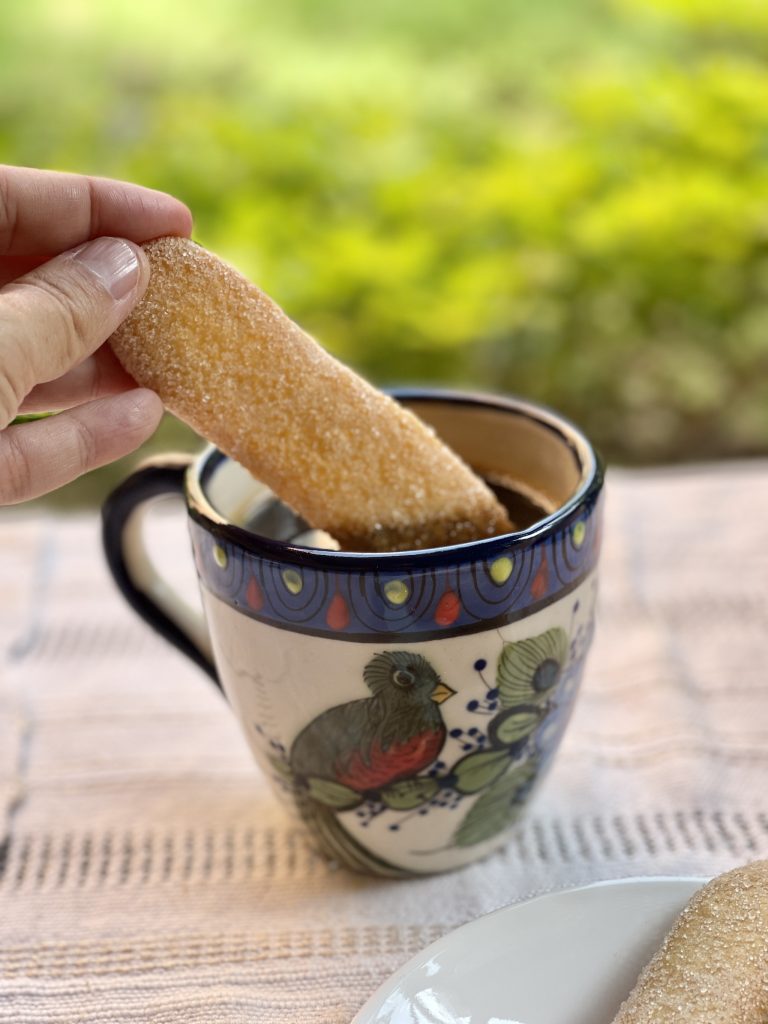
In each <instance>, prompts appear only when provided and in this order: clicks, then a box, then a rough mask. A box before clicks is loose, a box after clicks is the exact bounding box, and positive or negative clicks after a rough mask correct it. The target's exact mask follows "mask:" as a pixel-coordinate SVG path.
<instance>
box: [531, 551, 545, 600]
mask: <svg viewBox="0 0 768 1024" xmlns="http://www.w3.org/2000/svg"><path fill="white" fill-rule="evenodd" d="M548 582H549V566H548V565H547V558H546V555H542V556H541V564H540V565H539V571H538V572H537V573H536V575H535V576H534V578H533V583H532V584H531V597H532V598H533V599H534V600H535V601H540V600H541V598H542V597H544V595H545V594H546V592H547V584H548Z"/></svg>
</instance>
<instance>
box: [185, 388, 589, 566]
mask: <svg viewBox="0 0 768 1024" xmlns="http://www.w3.org/2000/svg"><path fill="white" fill-rule="evenodd" d="M396 397H397V398H398V400H399V401H400V402H402V404H403V405H405V406H407V407H408V408H410V409H411V410H412V411H413V412H414V413H415V414H416V415H417V416H419V417H420V418H421V419H422V420H424V422H426V423H428V424H429V425H430V426H432V427H433V428H434V430H435V432H436V433H437V435H438V436H439V437H440V438H441V439H442V440H444V441H445V442H446V444H448V445H449V446H450V447H451V448H452V449H453V450H454V451H455V452H456V453H457V454H459V455H460V456H461V457H462V458H463V459H464V461H465V462H467V463H468V465H470V466H471V467H472V468H473V469H474V470H475V472H477V473H478V474H479V475H480V476H482V477H484V478H485V479H487V480H488V481H489V483H491V484H492V485H501V486H502V487H505V488H509V489H511V490H513V491H517V492H519V493H520V494H522V495H524V496H525V497H526V498H528V499H530V500H531V501H532V502H533V503H534V504H535V505H538V506H539V507H540V508H541V509H543V510H544V516H545V517H548V516H549V515H551V514H554V513H556V512H557V511H558V510H560V509H561V508H563V507H564V506H565V505H568V504H570V503H571V502H572V501H573V500H574V499H576V498H577V497H578V496H579V495H580V494H581V493H583V491H584V489H585V488H586V487H587V486H588V484H589V481H590V479H591V478H592V476H593V474H594V471H595V456H594V454H593V452H592V449H591V447H590V445H589V443H588V442H587V440H586V438H584V436H583V435H582V434H580V433H579V431H577V430H576V429H575V428H574V427H572V426H571V425H570V424H568V423H567V422H565V421H563V420H562V419H560V418H559V417H558V416H556V415H555V414H553V413H551V412H549V411H548V410H546V409H543V408H540V407H537V406H534V405H531V404H530V403H527V402H523V401H520V400H516V399H512V398H493V397H486V396H471V395H459V394H452V393H438V392H434V393H433V392H430V393H403V394H400V395H396ZM205 458H206V456H205V455H204V456H203V463H204V461H205ZM209 466H210V472H204V473H203V475H202V479H201V484H202V490H203V492H204V494H205V497H206V499H207V501H208V502H209V503H210V505H211V506H212V507H213V509H214V510H215V511H216V513H218V516H220V517H221V518H222V519H223V520H224V521H226V522H227V523H231V524H232V525H234V526H239V527H242V528H245V529H247V530H250V531H251V532H253V533H257V534H259V535H262V536H266V537H269V538H271V539H272V540H283V541H290V542H291V543H292V544H294V545H299V546H301V545H304V546H307V547H321V548H322V547H332V546H333V541H332V539H331V538H329V537H328V536H327V534H323V533H322V531H317V530H315V531H313V530H310V529H309V527H308V526H307V524H306V523H304V522H303V521H302V520H301V519H300V518H299V517H298V516H296V515H295V513H294V512H293V511H292V510H291V509H289V508H288V507H287V506H286V505H283V504H282V502H280V501H278V500H277V499H276V498H275V496H274V494H273V493H272V491H271V490H270V489H269V488H268V487H267V486H266V485H265V484H262V483H260V482H259V481H258V480H256V479H254V477H253V476H251V474H250V473H249V472H248V471H247V470H246V469H244V468H243V467H242V466H240V465H239V464H238V463H236V462H233V461H232V460H231V459H221V460H220V461H217V462H216V463H215V464H214V463H209Z"/></svg>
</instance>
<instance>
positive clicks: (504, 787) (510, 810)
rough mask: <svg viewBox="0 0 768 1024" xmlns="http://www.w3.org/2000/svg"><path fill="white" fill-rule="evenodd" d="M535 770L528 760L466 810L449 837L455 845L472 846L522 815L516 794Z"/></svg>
mask: <svg viewBox="0 0 768 1024" xmlns="http://www.w3.org/2000/svg"><path fill="white" fill-rule="evenodd" d="M537 767H538V766H537V763H536V760H535V758H531V759H530V760H529V761H526V762H525V763H524V764H521V765H519V766H517V767H515V768H513V769H512V770H511V771H509V772H507V773H506V774H504V775H502V776H501V778H499V779H497V780H496V782H495V783H494V784H493V785H492V786H491V787H490V788H489V789H487V790H486V791H485V792H484V793H483V794H482V795H481V796H480V797H479V798H478V799H477V800H476V801H475V803H474V804H473V805H472V807H470V809H469V811H468V812H467V814H466V816H465V818H464V820H463V821H462V823H461V825H459V827H458V829H457V830H456V834H455V835H454V837H453V841H454V842H455V844H456V845H457V846H474V845H475V844H476V843H482V842H485V840H486V839H492V838H493V837H494V836H496V835H498V834H499V833H500V832H503V831H504V830H505V829H508V828H509V827H510V825H513V824H514V823H515V821H516V820H517V819H518V818H519V816H520V814H521V813H522V803H520V802H518V801H517V796H518V793H519V792H520V790H521V789H522V788H523V786H525V785H526V784H527V783H529V782H530V781H531V779H533V778H534V776H535V775H536V771H537Z"/></svg>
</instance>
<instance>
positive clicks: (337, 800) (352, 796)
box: [307, 779, 363, 811]
mask: <svg viewBox="0 0 768 1024" xmlns="http://www.w3.org/2000/svg"><path fill="white" fill-rule="evenodd" d="M307 785H308V787H309V795H310V796H311V797H312V799H313V800H317V802H318V803H320V804H324V805H325V806H326V807H333V808H334V809H335V810H337V811H344V810H347V809H348V808H350V807H356V806H357V805H358V804H359V803H362V800H363V798H362V797H361V796H360V794H359V793H356V792H355V791H354V789H350V788H349V786H342V785H341V783H340V782H333V781H331V779H307Z"/></svg>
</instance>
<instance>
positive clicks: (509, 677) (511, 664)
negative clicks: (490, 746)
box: [496, 626, 568, 708]
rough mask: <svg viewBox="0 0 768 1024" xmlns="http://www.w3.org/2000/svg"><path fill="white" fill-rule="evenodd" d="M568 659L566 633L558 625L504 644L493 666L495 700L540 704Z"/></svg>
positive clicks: (557, 679) (508, 703)
mask: <svg viewBox="0 0 768 1024" xmlns="http://www.w3.org/2000/svg"><path fill="white" fill-rule="evenodd" d="M567 659H568V634H567V633H566V632H565V630H564V629H561V628H560V626H555V627H554V628H553V629H548V630H547V632H546V633H540V634H539V636H532V637H529V638H528V639H527V640H517V641H515V642H513V643H507V644H504V646H503V647H502V649H501V654H500V655H499V661H498V665H497V669H496V685H497V687H498V690H499V703H500V704H501V706H502V707H504V708H509V707H512V706H513V705H515V704H531V703H541V702H543V701H544V700H546V698H547V695H548V694H549V692H550V691H551V690H552V688H553V687H554V686H556V684H557V682H558V681H559V679H560V676H561V674H562V671H563V667H564V665H565V663H566V661H567Z"/></svg>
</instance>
